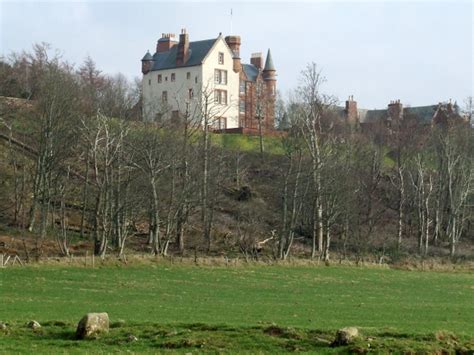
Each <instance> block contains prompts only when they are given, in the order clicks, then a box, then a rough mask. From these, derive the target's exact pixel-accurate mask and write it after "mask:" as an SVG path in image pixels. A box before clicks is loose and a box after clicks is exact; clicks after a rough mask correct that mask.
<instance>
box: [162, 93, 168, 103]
mask: <svg viewBox="0 0 474 355" xmlns="http://www.w3.org/2000/svg"><path fill="white" fill-rule="evenodd" d="M161 101H163V102H168V92H167V91H163V93H162V94H161Z"/></svg>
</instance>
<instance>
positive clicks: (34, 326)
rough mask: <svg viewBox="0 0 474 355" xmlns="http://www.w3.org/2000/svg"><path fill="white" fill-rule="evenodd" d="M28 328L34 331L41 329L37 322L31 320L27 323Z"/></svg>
mask: <svg viewBox="0 0 474 355" xmlns="http://www.w3.org/2000/svg"><path fill="white" fill-rule="evenodd" d="M26 326H27V327H28V328H30V329H33V330H36V329H40V328H41V324H39V323H38V322H37V321H35V320H31V321H29V322H28V324H27V325H26Z"/></svg>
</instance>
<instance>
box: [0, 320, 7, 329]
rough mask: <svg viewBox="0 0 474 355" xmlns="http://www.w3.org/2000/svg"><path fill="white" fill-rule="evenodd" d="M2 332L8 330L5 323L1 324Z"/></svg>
mask: <svg viewBox="0 0 474 355" xmlns="http://www.w3.org/2000/svg"><path fill="white" fill-rule="evenodd" d="M0 330H7V325H6V324H5V323H3V322H0Z"/></svg>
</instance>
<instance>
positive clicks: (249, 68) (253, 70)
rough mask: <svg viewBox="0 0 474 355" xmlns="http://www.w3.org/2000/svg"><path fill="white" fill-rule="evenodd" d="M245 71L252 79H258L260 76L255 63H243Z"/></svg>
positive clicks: (248, 77)
mask: <svg viewBox="0 0 474 355" xmlns="http://www.w3.org/2000/svg"><path fill="white" fill-rule="evenodd" d="M242 68H243V69H244V73H245V75H246V76H247V79H249V80H250V81H256V80H257V77H258V68H257V67H256V66H255V65H253V64H242Z"/></svg>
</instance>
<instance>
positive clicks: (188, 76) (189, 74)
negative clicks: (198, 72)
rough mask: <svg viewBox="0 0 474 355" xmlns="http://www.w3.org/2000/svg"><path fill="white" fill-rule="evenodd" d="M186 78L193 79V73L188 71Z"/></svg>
mask: <svg viewBox="0 0 474 355" xmlns="http://www.w3.org/2000/svg"><path fill="white" fill-rule="evenodd" d="M186 79H187V80H189V79H191V73H190V72H187V73H186Z"/></svg>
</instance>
